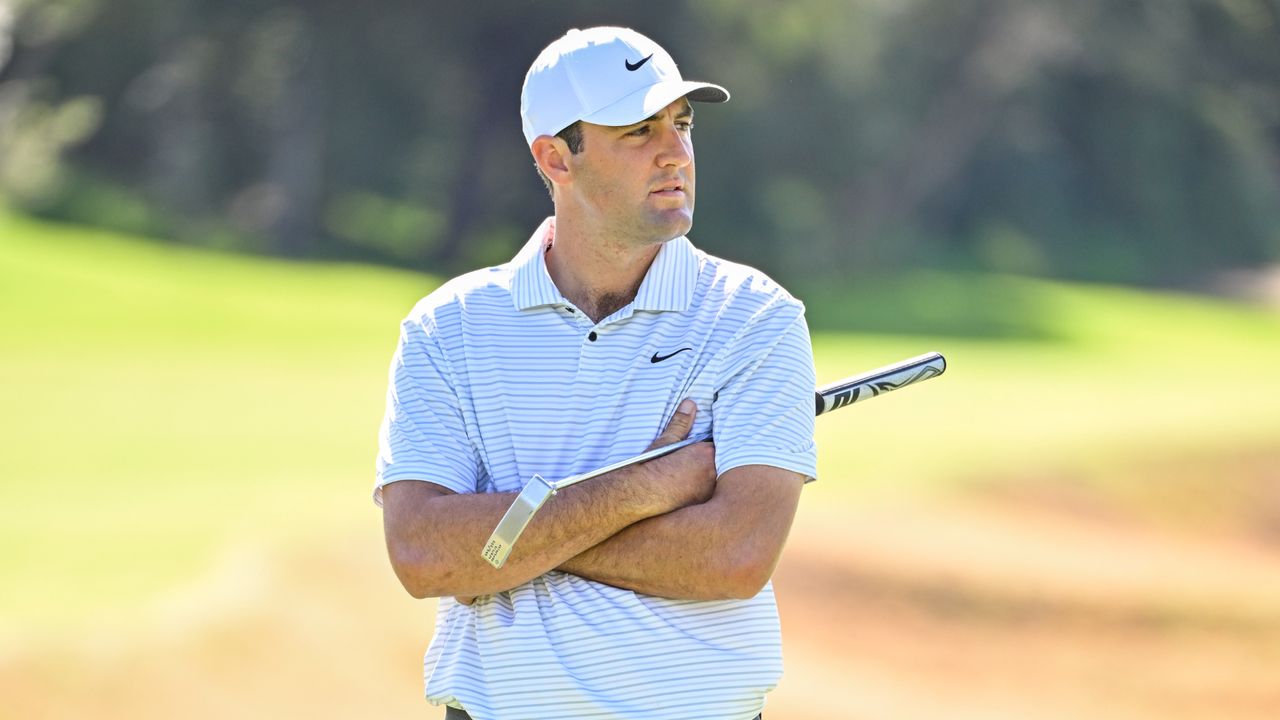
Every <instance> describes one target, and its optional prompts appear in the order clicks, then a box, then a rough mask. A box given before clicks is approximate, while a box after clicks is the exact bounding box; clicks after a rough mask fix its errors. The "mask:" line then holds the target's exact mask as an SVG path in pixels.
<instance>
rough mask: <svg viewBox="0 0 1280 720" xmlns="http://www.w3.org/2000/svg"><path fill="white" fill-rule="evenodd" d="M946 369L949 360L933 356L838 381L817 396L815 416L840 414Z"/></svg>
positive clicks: (927, 354) (936, 355)
mask: <svg viewBox="0 0 1280 720" xmlns="http://www.w3.org/2000/svg"><path fill="white" fill-rule="evenodd" d="M946 369H947V361H946V358H944V357H942V354H941V353H936V352H931V353H925V354H924V355H919V356H916V357H913V358H910V359H908V360H903V361H902V362H899V363H894V364H893V365H886V366H884V367H882V368H876V369H875V370H872V371H871V372H866V373H863V374H861V375H854V376H852V377H847V378H845V379H843V380H838V381H836V382H834V383H831V384H830V385H826V386H824V387H821V388H818V390H817V391H816V392H815V393H814V395H813V403H814V414H815V415H821V414H822V413H825V412H831V411H832V410H839V409H840V408H842V407H845V406H846V405H852V404H854V403H856V402H861V401H863V400H866V399H867V398H873V397H876V396H877V395H883V394H884V393H887V392H892V391H894V390H897V389H898V388H904V387H906V386H908V385H911V384H913V383H918V382H920V381H922V380H928V379H929V378H935V377H937V376H939V375H941V374H942V373H943V372H945V371H946Z"/></svg>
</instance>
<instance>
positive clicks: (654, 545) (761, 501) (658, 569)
mask: <svg viewBox="0 0 1280 720" xmlns="http://www.w3.org/2000/svg"><path fill="white" fill-rule="evenodd" d="M802 484H803V478H802V477H800V476H799V475H797V474H795V473H790V472H788V471H785V470H780V469H777V468H772V467H763V466H749V467H744V468H737V469H735V470H731V471H730V472H729V473H726V476H725V477H724V478H722V479H721V481H720V483H719V484H718V486H717V489H716V494H715V496H714V497H713V498H712V499H711V500H709V501H708V502H705V503H701V504H698V505H690V506H688V507H684V508H681V509H679V510H676V511H674V512H671V513H667V514H665V515H660V516H657V517H652V518H649V519H646V520H643V521H640V522H637V523H635V524H633V525H631V526H629V527H627V528H626V529H624V530H622V531H620V532H619V533H617V534H615V535H613V536H611V537H609V538H608V539H607V540H605V541H604V542H602V543H600V544H598V545H595V546H592V547H591V548H589V549H587V550H585V551H584V552H582V553H580V554H578V555H576V556H574V557H573V558H572V559H570V560H568V561H567V562H564V563H562V564H561V565H560V566H559V567H558V568H557V569H559V570H562V571H564V572H569V573H573V574H575V575H580V576H582V577H586V578H589V579H591V580H595V581H597V582H602V583H605V584H608V585H613V586H616V587H622V588H627V589H629V590H634V591H636V592H641V593H645V594H647V595H657V596H660V597H666V598H673V599H684V600H719V599H727V598H744V597H751V596H753V595H755V594H756V593H757V592H759V590H760V588H761V587H762V586H763V585H764V583H765V582H766V581H767V580H768V578H769V576H770V575H772V573H773V568H774V566H775V565H776V563H777V560H778V556H779V554H780V553H781V550H782V545H783V543H784V542H785V541H786V536H787V533H788V531H789V530H790V527H791V521H792V519H793V518H794V515H795V508H796V504H797V502H798V500H799V492H800V487H801V485H802Z"/></svg>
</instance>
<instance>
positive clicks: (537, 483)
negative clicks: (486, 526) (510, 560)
mask: <svg viewBox="0 0 1280 720" xmlns="http://www.w3.org/2000/svg"><path fill="white" fill-rule="evenodd" d="M555 494H556V488H555V486H553V485H552V484H551V483H549V482H547V481H546V480H543V479H542V476H541V475H534V476H533V477H532V478H530V479H529V482H527V483H525V486H524V489H523V490H521V491H520V494H519V495H517V496H516V499H515V502H513V503H511V507H509V508H507V512H506V514H504V515H503V516H502V520H501V521H500V522H499V523H498V527H496V528H494V529H493V534H492V535H490V536H489V542H487V543H485V545H484V550H483V551H482V552H481V555H482V556H483V557H484V559H485V560H486V561H488V563H489V564H490V565H492V566H494V567H495V568H501V567H502V565H503V563H505V562H506V561H507V556H509V555H510V554H511V548H513V547H515V544H516V540H518V539H519V538H520V533H522V532H524V529H525V528H526V527H528V525H529V521H530V520H531V519H533V514H534V513H536V512H538V508H540V507H542V504H543V503H545V502H546V501H547V498H549V497H551V496H552V495H555Z"/></svg>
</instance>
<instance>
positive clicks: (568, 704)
mask: <svg viewBox="0 0 1280 720" xmlns="http://www.w3.org/2000/svg"><path fill="white" fill-rule="evenodd" d="M553 222H554V221H553V219H551V218H548V219H547V220H546V221H544V222H543V224H542V225H541V226H539V228H538V229H537V230H536V231H535V232H534V234H533V236H532V237H530V239H529V242H528V243H527V244H526V245H525V246H524V247H523V248H522V249H521V250H520V252H519V253H518V254H517V255H516V257H515V258H514V259H513V260H512V261H511V262H509V263H506V264H504V265H500V266H497V267H492V268H488V269H485V270H479V271H476V272H472V273H468V274H466V275H462V276H460V277H458V278H455V279H454V280H452V281H450V282H448V283H446V284H444V285H442V286H441V287H440V288H439V289H437V290H436V291H435V292H433V293H431V294H430V295H428V296H427V297H426V298H424V299H423V300H422V301H420V302H419V303H418V304H417V305H416V306H415V307H414V309H413V311H412V312H411V313H410V314H409V316H408V317H407V318H406V319H405V320H404V321H403V323H402V324H401V334H400V342H399V346H398V348H397V351H396V354H395V356H394V358H393V359H392V363H391V370H390V382H389V387H388V391H387V411H386V416H385V418H384V420H383V424H382V428H381V432H380V436H379V455H378V460H377V479H376V484H375V490H374V498H375V500H377V501H379V502H381V488H382V486H383V485H385V484H387V483H391V482H398V481H402V480H426V481H430V482H433V483H436V484H439V485H441V486H444V487H446V488H449V489H450V490H452V491H454V492H457V493H486V492H515V491H519V490H520V489H521V488H522V487H523V486H524V483H525V482H526V481H527V480H528V479H529V478H530V477H532V476H533V475H534V474H535V473H538V474H541V475H542V476H544V477H549V478H559V477H565V476H568V475H572V474H575V473H580V472H585V471H587V470H592V469H594V468H597V467H600V466H602V465H605V464H608V463H611V462H614V461H617V460H621V459H624V458H626V457H629V456H631V455H634V454H636V453H638V452H641V451H643V450H644V449H645V448H646V447H647V446H648V445H649V443H651V442H652V441H653V440H654V438H656V437H657V436H658V434H659V433H660V432H661V430H662V428H663V427H664V426H665V425H666V422H667V421H668V419H669V418H670V417H671V415H672V414H673V413H674V412H675V408H676V406H677V405H678V404H679V403H680V401H681V400H682V399H683V398H686V397H690V398H693V400H694V401H695V402H697V404H698V413H697V416H696V419H695V427H694V429H693V432H695V433H701V432H707V431H711V432H712V433H713V435H714V439H715V444H716V453H715V458H716V469H717V471H718V472H719V473H721V474H723V473H724V472H726V471H728V470H730V469H731V468H735V467H739V466H743V465H770V466H774V467H780V468H784V469H787V470H791V471H794V472H797V473H800V474H802V475H805V476H807V477H810V478H811V477H813V476H814V475H815V474H816V472H817V470H816V462H817V458H816V448H815V445H814V441H813V425H814V415H813V388H814V384H815V377H814V369H813V357H812V350H811V348H810V344H809V333H808V328H807V326H806V324H805V320H804V306H803V305H802V304H801V303H800V302H799V301H798V300H796V299H795V298H793V297H792V296H791V295H789V294H788V293H787V292H786V291H785V290H784V289H783V288H781V287H780V286H778V285H777V284H776V283H774V282H773V281H772V280H770V279H769V278H768V277H766V276H765V275H764V274H762V273H761V272H759V271H757V270H754V269H752V268H749V267H746V266H744V265H739V264H736V263H731V262H728V261H725V260H721V259H719V258H716V257H713V256H711V255H708V254H706V253H704V252H702V251H700V250H697V249H696V248H694V247H693V245H692V244H691V243H690V242H689V240H688V239H687V238H684V237H680V238H676V239H674V240H671V241H669V242H667V243H665V244H664V245H663V246H662V248H661V249H660V250H659V252H658V254H657V256H656V258H655V259H654V261H653V264H652V265H651V266H650V268H649V271H648V273H647V274H646V276H645V278H644V281H643V282H642V283H641V286H640V289H639V291H638V292H637V294H636V297H635V300H634V301H632V302H631V304H629V305H627V306H626V307H624V308H622V309H620V310H618V311H617V312H615V313H613V314H612V315H610V316H609V317H606V318H604V319H603V320H601V321H600V322H598V323H595V322H592V320H591V319H590V318H589V317H587V316H586V315H585V314H584V313H583V312H582V311H581V310H579V309H577V308H576V307H574V306H573V304H572V303H570V302H569V301H568V300H566V299H565V298H564V296H563V295H561V294H560V292H559V290H557V289H556V286H555V284H554V283H553V282H552V280H551V277H550V275H549V274H548V272H547V267H546V262H545V252H546V248H547V247H548V242H549V238H550V237H551V236H552V235H553V227H554V225H553ZM605 481H606V482H607V480H605ZM551 502H555V500H554V499H552V500H551ZM479 552H480V548H478V547H477V548H476V553H477V555H478V554H479ZM424 671H425V677H426V695H427V698H428V699H429V700H430V701H431V702H432V703H433V704H449V705H454V706H462V707H464V708H465V709H466V710H467V711H468V712H469V713H470V714H471V716H472V717H474V718H476V720H497V719H501V720H512V719H519V720H541V719H544V718H545V719H546V720H551V719H552V718H554V719H556V720H561V719H562V718H570V717H571V718H600V719H605V718H608V719H610V720H616V719H617V718H646V719H653V720H676V719H678V718H679V719H687V720H706V719H707V718H724V719H733V718H742V719H744V720H745V719H747V718H753V717H755V715H756V714H757V713H758V712H760V710H761V708H762V707H763V705H764V695H765V693H766V692H768V691H769V690H771V689H772V688H773V687H774V686H775V685H776V684H777V682H778V679H779V677H780V675H781V673H782V657H781V640H780V632H779V627H778V614H777V607H776V605H775V603H774V597H773V588H772V585H771V584H768V585H766V586H765V587H764V589H763V590H761V592H760V593H759V594H757V595H756V596H755V597H754V598H751V599H749V600H723V601H690V600H672V599H667V598H661V597H655V596H650V595H644V594H641V593H636V592H633V591H630V590H623V589H620V588H615V587H612V586H609V585H604V584H601V583H597V582H594V581H591V580H587V579H585V578H581V577H578V576H575V575H571V574H567V573H562V572H558V571H552V572H549V573H547V574H545V575H542V576H540V577H537V578H535V579H533V580H532V581H530V582H528V583H526V584H524V585H521V586H519V587H516V588H513V589H511V590H510V591H507V592H502V593H498V594H496V595H493V596H490V597H486V598H482V599H480V600H478V601H477V602H476V603H474V604H473V605H470V606H465V605H462V604H459V603H457V602H455V601H454V600H453V599H452V598H442V599H441V600H440V604H439V608H438V612H437V615H436V627H435V636H434V638H433V639H432V641H431V644H430V647H429V648H428V649H427V652H426V657H425V660H424Z"/></svg>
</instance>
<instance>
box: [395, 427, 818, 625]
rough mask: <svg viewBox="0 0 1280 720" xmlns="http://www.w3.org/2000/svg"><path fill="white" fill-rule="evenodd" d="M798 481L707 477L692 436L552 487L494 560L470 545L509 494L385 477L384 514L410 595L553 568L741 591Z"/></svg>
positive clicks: (495, 585) (785, 523) (686, 594)
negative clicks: (659, 452)
mask: <svg viewBox="0 0 1280 720" xmlns="http://www.w3.org/2000/svg"><path fill="white" fill-rule="evenodd" d="M693 416H694V413H693V412H690V413H688V414H681V413H677V414H676V415H675V416H674V417H673V418H672V420H671V422H670V423H669V424H668V426H667V428H666V429H665V430H664V431H663V433H662V435H661V436H660V437H659V438H658V439H657V440H655V441H654V443H653V447H657V446H661V445H666V444H669V443H672V442H676V441H677V440H680V439H683V438H684V437H685V436H686V435H687V434H688V432H689V429H690V428H691V427H692V426H693ZM803 482H804V478H803V476H801V475H800V474H798V473H793V472H790V471H787V470H782V469H780V468H775V467H769V466H764V465H747V466H743V467H738V468H734V469H731V470H729V471H727V472H725V474H724V475H723V476H721V477H720V478H718V479H717V478H716V476H715V451H714V446H712V445H711V444H710V443H697V444H695V445H692V446H690V447H687V448H683V449H681V450H678V451H676V452H674V453H671V454H670V455H666V456H664V457H661V458H657V459H655V460H651V461H649V462H647V463H644V464H642V465H634V466H631V467H628V468H624V469H622V470H619V471H617V472H614V473H611V474H609V475H607V476H603V477H600V478H597V479H595V480H592V481H590V482H586V483H581V484H579V485H574V486H572V487H570V488H566V489H565V490H563V491H561V492H560V493H558V494H557V495H556V497H555V499H554V500H553V501H552V502H550V503H548V504H547V505H546V506H544V507H543V509H542V510H540V511H539V512H538V514H537V515H535V516H534V518H533V520H532V522H531V523H530V524H529V526H528V527H527V528H526V529H525V531H524V534H522V535H521V537H520V544H519V545H518V546H517V548H516V549H515V551H514V552H513V553H512V554H511V557H510V558H509V559H508V560H507V562H506V564H505V565H503V567H502V568H501V569H495V568H493V567H492V566H491V565H489V564H488V563H487V562H485V561H484V560H483V559H482V558H481V557H480V548H482V547H484V543H485V541H486V540H487V539H488V536H489V532H490V531H491V530H492V529H493V527H494V526H495V525H496V524H497V523H498V520H499V519H501V517H502V515H503V513H505V512H506V510H507V508H508V507H509V506H510V505H511V502H512V500H513V499H514V497H515V494H514V493H493V494H474V495H459V494H455V493H452V492H451V491H449V490H447V489H445V488H443V487H441V486H439V485H436V484H434V483H430V482H420V481H404V482H396V483H391V484H389V485H387V486H386V487H384V488H383V508H384V510H383V521H384V528H385V532H386V540H387V551H388V554H389V555H390V558H391V564H392V567H393V568H394V570H395V572H396V575H397V577H399V578H400V581H401V583H402V584H403V585H404V586H405V589H406V590H408V591H409V593H410V594H412V595H413V596H414V597H419V598H422V597H436V596H444V595H455V596H460V597H464V598H466V597H471V596H477V595H488V594H492V593H495V592H501V591H503V590H509V589H511V588H513V587H516V586H518V585H520V584H523V583H525V582H528V581H529V580H531V579H533V578H535V577H537V576H538V575H541V574H543V573H545V572H548V571H550V570H555V569H559V570H562V571H564V572H569V573H573V574H575V575H579V576H582V577H586V578H589V579H592V580H596V581H599V582H603V583H607V584H609V585H614V586H617V587H623V588H627V589H630V590H635V591H637V592H642V593H646V594H649V595H658V596H662V597H668V598H676V599H689V600H711V599H725V598H746V597H751V596H753V595H755V594H756V593H757V592H759V591H760V589H761V588H762V587H763V586H764V584H765V583H766V582H767V581H768V579H769V577H770V575H772V574H773V569H774V566H775V565H776V564H777V561H778V557H779V555H780V554H781V552H782V546H783V543H784V542H785V541H786V537H787V533H788V531H789V530H790V528H791V521H792V519H793V518H794V516H795V510H796V505H797V503H798V502H799V497H800V488H801V486H802V485H803Z"/></svg>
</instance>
